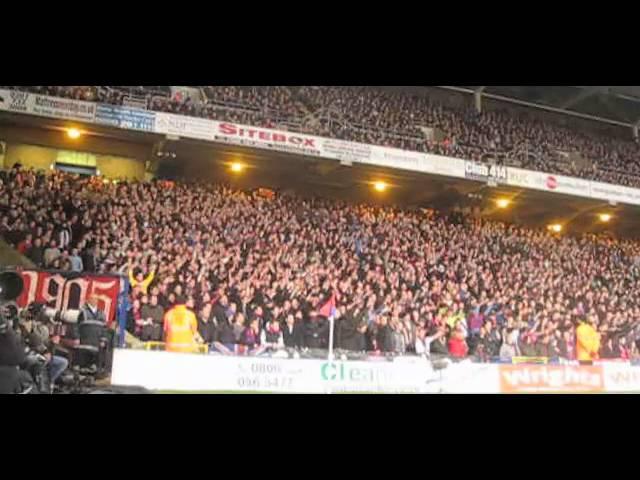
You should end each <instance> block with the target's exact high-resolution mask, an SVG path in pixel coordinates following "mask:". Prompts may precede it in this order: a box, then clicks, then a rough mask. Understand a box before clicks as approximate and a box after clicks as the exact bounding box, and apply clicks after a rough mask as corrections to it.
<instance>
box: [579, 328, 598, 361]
mask: <svg viewBox="0 0 640 480" xmlns="http://www.w3.org/2000/svg"><path fill="white" fill-rule="evenodd" d="M599 351H600V334H599V333H598V332H597V331H596V329H595V328H593V327H592V326H591V325H589V324H588V323H582V324H580V325H579V326H578V328H576V358H577V359H578V360H583V361H584V360H597V359H598V352H599Z"/></svg>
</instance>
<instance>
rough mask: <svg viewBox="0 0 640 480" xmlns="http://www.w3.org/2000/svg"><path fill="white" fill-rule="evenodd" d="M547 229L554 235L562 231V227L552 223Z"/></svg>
mask: <svg viewBox="0 0 640 480" xmlns="http://www.w3.org/2000/svg"><path fill="white" fill-rule="evenodd" d="M548 228H549V230H551V231H552V232H554V233H560V232H561V231H562V225H560V224H559V223H552V224H551V225H549V227H548Z"/></svg>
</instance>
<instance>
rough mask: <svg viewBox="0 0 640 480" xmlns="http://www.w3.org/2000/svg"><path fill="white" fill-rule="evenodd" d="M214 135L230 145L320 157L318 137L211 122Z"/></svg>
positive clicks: (319, 139)
mask: <svg viewBox="0 0 640 480" xmlns="http://www.w3.org/2000/svg"><path fill="white" fill-rule="evenodd" d="M213 123H214V124H215V126H214V132H215V133H214V135H215V137H216V139H221V140H224V141H227V142H230V143H236V144H240V145H252V146H258V147H260V146H264V147H267V148H270V147H273V146H275V147H276V148H277V149H278V150H291V151H294V152H296V153H301V154H308V155H321V153H322V152H321V150H320V141H321V140H322V139H321V138H320V137H313V136H311V135H304V134H301V133H291V132H285V131H278V130H269V129H265V128H257V127H248V126H245V125H237V124H235V123H229V122H213Z"/></svg>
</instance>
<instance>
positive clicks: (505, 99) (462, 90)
mask: <svg viewBox="0 0 640 480" xmlns="http://www.w3.org/2000/svg"><path fill="white" fill-rule="evenodd" d="M438 88H444V89H445V90H453V91H455V92H460V93H468V94H473V92H474V90H472V89H470V88H462V87H455V86H446V85H438ZM483 97H486V98H491V99H493V100H500V101H503V102H507V103H513V104H516V105H523V106H525V107H531V108H537V109H539V110H546V111H548V112H556V113H563V114H565V115H570V116H572V117H577V118H586V119H587V120H594V121H596V122H602V123H608V124H610V125H618V126H620V127H627V128H629V127H632V126H633V125H632V124H630V123H628V122H620V121H618V120H613V119H610V118H604V117H597V116H595V115H588V114H586V113H579V112H574V111H571V110H564V109H561V108H556V107H550V106H548V105H542V104H540V103H533V102H527V101H524V100H518V99H515V98H510V97H505V96H502V95H495V94H493V93H485V94H483Z"/></svg>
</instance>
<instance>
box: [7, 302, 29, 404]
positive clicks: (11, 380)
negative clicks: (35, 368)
mask: <svg viewBox="0 0 640 480" xmlns="http://www.w3.org/2000/svg"><path fill="white" fill-rule="evenodd" d="M25 359H26V356H25V348H24V344H22V342H21V341H20V337H18V336H17V335H16V333H15V332H14V330H13V325H12V319H11V315H10V313H9V312H8V311H7V309H6V308H5V307H2V308H0V394H11V393H20V392H21V391H22V386H23V385H24V384H28V383H31V384H32V383H33V380H32V378H31V376H30V375H29V374H28V373H26V372H24V371H22V370H20V369H19V367H20V365H22V364H23V363H24V362H25Z"/></svg>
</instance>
